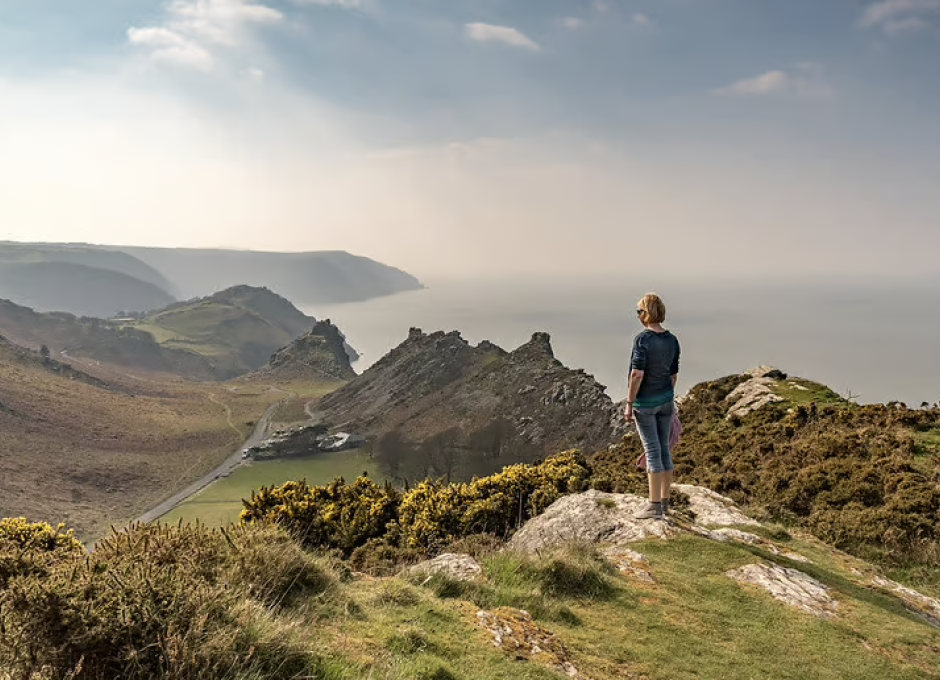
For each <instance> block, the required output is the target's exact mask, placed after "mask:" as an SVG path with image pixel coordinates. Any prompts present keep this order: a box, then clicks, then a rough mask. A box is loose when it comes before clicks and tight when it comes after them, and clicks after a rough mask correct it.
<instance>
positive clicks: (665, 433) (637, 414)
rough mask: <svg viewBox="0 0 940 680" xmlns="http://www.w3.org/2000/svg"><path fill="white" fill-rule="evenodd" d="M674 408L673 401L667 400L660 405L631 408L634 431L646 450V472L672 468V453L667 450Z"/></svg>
mask: <svg viewBox="0 0 940 680" xmlns="http://www.w3.org/2000/svg"><path fill="white" fill-rule="evenodd" d="M675 408H676V405H675V402H673V401H669V402H668V403H666V404H663V405H662V406H656V407H653V408H636V407H634V409H633V416H634V418H635V420H636V431H637V434H639V435H640V441H641V442H643V451H645V452H646V471H647V472H669V471H670V470H673V469H674V466H673V464H672V453H671V452H670V451H669V435H670V434H671V432H672V414H673V411H674V409H675Z"/></svg>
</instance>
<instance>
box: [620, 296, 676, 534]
mask: <svg viewBox="0 0 940 680" xmlns="http://www.w3.org/2000/svg"><path fill="white" fill-rule="evenodd" d="M636 315H637V318H638V319H639V320H640V323H642V324H643V325H644V326H645V330H643V331H641V332H640V333H639V334H638V335H637V336H636V338H634V340H633V355H632V357H631V358H630V392H629V394H628V396H627V406H626V409H625V415H626V418H627V422H628V423H629V422H630V421H633V422H635V423H636V431H637V433H638V434H639V435H640V440H641V441H642V442H643V450H644V451H645V452H646V471H647V473H648V475H649V491H650V502H649V505H648V506H646V508H644V509H643V510H642V511H640V512H639V513H638V514H637V515H636V518H637V519H663V517H665V515H666V513H667V512H668V511H669V489H670V487H671V486H672V475H673V472H672V471H673V464H672V454H671V453H670V451H669V435H670V432H671V429H672V415H673V412H674V410H675V408H676V407H675V398H676V393H675V389H676V379H677V378H678V376H679V340H678V339H676V336H674V335H673V334H672V333H670V332H669V331H667V330H666V329H665V328H663V326H662V323H663V321H665V320H666V305H664V304H663V301H662V300H661V299H660V298H659V296H658V295H656V294H655V293H649V294H648V295H644V296H643V298H642V299H641V300H640V301H639V302H638V303H637V306H636Z"/></svg>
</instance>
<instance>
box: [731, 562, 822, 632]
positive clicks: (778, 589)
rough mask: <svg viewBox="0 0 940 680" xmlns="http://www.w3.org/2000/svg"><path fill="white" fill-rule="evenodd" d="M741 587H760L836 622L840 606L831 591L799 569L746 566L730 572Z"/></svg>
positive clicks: (757, 565) (777, 598)
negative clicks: (834, 619) (743, 584)
mask: <svg viewBox="0 0 940 680" xmlns="http://www.w3.org/2000/svg"><path fill="white" fill-rule="evenodd" d="M726 575H727V576H728V577H729V578H732V579H734V580H735V581H738V582H739V583H749V584H753V585H756V586H760V587H761V588H763V589H764V590H766V591H767V592H768V593H770V595H771V596H772V597H773V598H774V599H776V600H779V601H780V602H783V603H784V604H787V605H789V606H791V607H796V608H797V609H800V610H802V611H804V612H806V613H807V614H812V615H814V616H819V617H821V618H826V619H832V618H836V616H837V615H838V610H839V603H838V601H837V600H835V599H833V597H832V595H830V591H829V588H827V587H826V586H824V585H823V584H822V583H820V582H819V581H817V580H816V579H814V578H813V577H811V576H808V575H807V574H804V573H803V572H801V571H798V570H796V569H788V568H787V567H781V566H780V565H777V564H772V565H770V564H746V565H744V566H743V567H740V568H739V569H732V570H731V571H728V572H726Z"/></svg>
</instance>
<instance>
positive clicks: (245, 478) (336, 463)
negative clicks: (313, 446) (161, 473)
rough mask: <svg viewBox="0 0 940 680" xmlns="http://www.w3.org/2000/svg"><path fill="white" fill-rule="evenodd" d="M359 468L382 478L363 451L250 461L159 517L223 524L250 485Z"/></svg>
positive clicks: (348, 473)
mask: <svg viewBox="0 0 940 680" xmlns="http://www.w3.org/2000/svg"><path fill="white" fill-rule="evenodd" d="M363 472H368V474H369V477H370V478H372V479H373V480H375V481H376V482H380V483H381V482H384V481H385V477H383V476H382V475H381V473H380V472H379V470H378V466H377V465H376V464H375V462H374V461H372V460H370V459H369V455H368V454H367V453H366V452H365V451H338V452H329V453H317V454H313V455H310V456H304V457H300V458H289V459H282V460H272V461H264V462H256V463H251V464H249V465H244V466H242V467H240V468H238V469H237V470H235V471H234V472H233V473H232V474H231V475H229V476H228V477H226V478H225V479H220V480H219V481H218V482H216V483H214V484H213V485H212V486H210V487H208V488H206V489H205V490H204V491H201V492H200V493H199V494H197V495H196V496H194V497H193V498H191V499H190V500H188V501H186V502H185V503H183V504H182V505H180V506H179V507H177V508H176V509H175V510H173V511H172V512H171V513H169V514H168V515H166V516H165V517H163V520H162V521H164V522H166V523H167V524H175V523H177V522H179V521H180V520H182V521H183V522H195V521H197V520H198V521H199V522H201V523H203V524H206V525H208V526H225V525H227V524H230V523H232V522H235V521H236V520H238V515H239V513H240V512H241V509H242V503H241V499H242V498H248V497H249V496H250V495H251V491H252V489H257V488H258V487H260V486H271V485H281V484H283V483H284V482H288V481H292V480H299V479H306V480H307V481H308V482H309V483H310V484H327V483H329V482H331V481H333V479H335V478H336V477H344V478H345V479H346V480H347V481H351V480H353V479H355V478H356V477H358V476H360V475H361V474H362V473H363Z"/></svg>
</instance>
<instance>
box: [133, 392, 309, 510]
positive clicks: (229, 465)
mask: <svg viewBox="0 0 940 680" xmlns="http://www.w3.org/2000/svg"><path fill="white" fill-rule="evenodd" d="M270 389H272V390H275V391H278V392H284V393H285V394H286V395H287V396H286V397H285V398H284V399H281V401H279V402H277V403H276V404H271V405H270V406H269V407H268V408H267V410H266V411H265V412H264V415H263V416H261V418H260V419H258V423H257V424H256V425H255V429H254V430H253V431H252V433H251V436H250V437H248V439H247V440H246V441H245V442H244V443H243V444H242V445H241V446H239V447H238V448H237V449H235V451H234V452H233V453H232V455H230V456H229V457H228V458H226V459H225V460H224V461H223V462H222V463H221V464H220V465H219V466H218V467H216V468H215V469H214V470H212V471H211V472H208V473H206V474H205V475H203V477H202V478H200V479H198V480H197V481H195V482H193V483H192V484H190V485H189V486H187V487H186V488H185V489H183V490H182V491H180V492H179V493H177V494H174V495H173V496H171V497H170V498H168V499H166V500H165V501H163V502H162V503H160V505H158V506H156V507H155V508H153V509H151V510H148V511H147V512H145V513H144V514H143V515H141V516H140V517H138V518H137V521H138V522H145V523H146V522H153V521H154V520H156V519H159V518H161V517H163V516H164V515H165V514H167V513H168V512H170V511H171V510H173V509H174V508H175V507H176V506H178V505H179V504H180V503H183V502H184V501H186V500H187V499H189V498H190V497H191V496H193V495H195V494H196V493H198V492H200V491H202V490H203V489H204V488H206V487H207V486H209V485H210V484H212V483H213V482H214V481H216V480H217V479H219V478H220V477H222V476H224V475H227V474H229V473H230V472H231V471H232V470H234V469H235V468H237V467H238V466H239V465H241V464H242V462H243V461H242V450H244V449H246V448H249V447H251V446H254V445H256V444H258V443H260V442H261V440H263V439H264V435H265V433H266V432H267V429H268V423H269V422H270V421H271V416H272V415H274V412H275V411H276V410H277V409H278V408H279V407H280V406H282V405H284V404H285V403H287V402H289V401H290V400H291V399H294V398H296V397H297V395H296V394H294V393H293V392H285V391H284V390H282V389H280V388H277V387H273V386H272V387H271V388H270ZM230 422H231V421H230Z"/></svg>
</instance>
